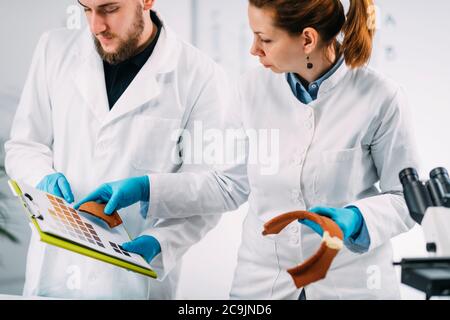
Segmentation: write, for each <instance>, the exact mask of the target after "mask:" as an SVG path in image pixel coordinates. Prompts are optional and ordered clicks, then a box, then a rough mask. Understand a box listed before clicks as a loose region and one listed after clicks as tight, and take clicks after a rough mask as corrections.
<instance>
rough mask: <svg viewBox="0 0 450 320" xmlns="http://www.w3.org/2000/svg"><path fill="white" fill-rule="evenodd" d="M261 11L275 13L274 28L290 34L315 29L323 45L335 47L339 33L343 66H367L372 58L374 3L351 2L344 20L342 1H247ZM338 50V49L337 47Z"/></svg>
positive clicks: (358, 0) (366, 1) (371, 1)
mask: <svg viewBox="0 0 450 320" xmlns="http://www.w3.org/2000/svg"><path fill="white" fill-rule="evenodd" d="M249 2H250V4H251V5H253V6H255V7H257V8H260V9H265V8H267V9H272V10H274V12H275V25H276V27H279V28H281V29H283V30H285V31H287V32H288V33H289V34H291V35H299V34H301V33H302V32H303V30H304V29H305V28H308V27H311V28H314V29H315V30H317V32H318V33H319V35H320V37H321V39H322V41H323V42H324V43H325V44H326V45H336V44H337V36H338V35H339V34H340V33H341V32H342V33H343V35H344V39H343V41H342V44H341V45H340V49H339V50H340V52H342V53H343V54H344V58H345V62H346V64H347V65H348V66H349V67H351V68H358V67H361V66H363V65H365V64H367V63H368V62H369V60H370V57H371V55H372V48H373V37H374V34H375V23H374V22H375V20H374V19H375V18H374V3H373V0H350V9H349V11H348V14H347V17H346V16H345V12H344V7H343V5H342V3H341V0H249ZM336 47H337V46H336Z"/></svg>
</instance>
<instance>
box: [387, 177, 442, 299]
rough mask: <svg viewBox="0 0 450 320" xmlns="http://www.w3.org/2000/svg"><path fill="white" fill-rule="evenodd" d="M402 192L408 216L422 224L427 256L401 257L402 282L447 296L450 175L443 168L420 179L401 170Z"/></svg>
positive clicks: (427, 295)
mask: <svg viewBox="0 0 450 320" xmlns="http://www.w3.org/2000/svg"><path fill="white" fill-rule="evenodd" d="M399 177H400V181H401V183H402V186H403V194H404V197H405V200H406V204H407V206H408V210H409V212H410V215H411V217H412V218H413V219H414V221H416V222H417V223H418V224H420V225H421V226H422V230H423V233H424V236H425V241H426V250H427V252H428V257H423V258H417V259H403V260H402V261H401V262H400V263H395V265H400V266H401V267H402V283H404V284H406V285H409V286H411V287H413V288H415V289H418V290H420V291H422V292H425V294H426V297H427V299H430V298H431V297H433V296H450V178H449V174H448V171H447V170H446V169H445V168H436V169H434V170H432V171H431V172H430V179H429V180H428V181H421V180H420V179H419V175H418V173H417V171H416V170H415V169H413V168H407V169H404V170H402V171H401V172H400V175H399Z"/></svg>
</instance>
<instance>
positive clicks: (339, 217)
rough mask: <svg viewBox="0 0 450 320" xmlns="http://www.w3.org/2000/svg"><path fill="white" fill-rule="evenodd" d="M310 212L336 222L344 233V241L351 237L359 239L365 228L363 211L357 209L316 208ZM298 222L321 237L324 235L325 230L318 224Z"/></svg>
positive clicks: (304, 221)
mask: <svg viewBox="0 0 450 320" xmlns="http://www.w3.org/2000/svg"><path fill="white" fill-rule="evenodd" d="M309 211H310V212H313V213H317V214H319V215H321V216H325V217H328V218H330V219H332V220H333V221H334V222H336V224H337V225H338V226H339V228H341V230H342V232H343V233H344V240H347V239H349V238H351V237H353V238H357V237H358V235H359V234H360V232H361V229H362V227H363V223H364V219H363V216H362V214H361V211H359V209H358V208H357V207H347V208H344V209H336V208H328V207H315V208H312V209H311V210H309ZM298 222H300V223H301V224H304V225H306V226H308V227H310V228H311V229H313V230H314V231H315V232H316V233H318V234H319V235H320V236H322V235H323V230H322V228H321V227H320V226H319V225H318V224H317V223H315V222H312V221H309V220H299V221H298Z"/></svg>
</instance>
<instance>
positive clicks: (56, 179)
mask: <svg viewBox="0 0 450 320" xmlns="http://www.w3.org/2000/svg"><path fill="white" fill-rule="evenodd" d="M36 188H37V189H39V190H41V191H44V192H47V193H50V194H52V195H55V196H57V197H59V198H63V199H64V200H66V201H67V202H68V203H72V202H73V201H74V197H73V193H72V189H71V188H70V184H69V182H68V181H67V179H66V177H65V176H64V175H63V174H62V173H54V174H50V175H48V176H46V177H44V179H42V180H41V182H39V184H38V185H37V186H36Z"/></svg>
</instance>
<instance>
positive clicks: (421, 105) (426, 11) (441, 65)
mask: <svg viewBox="0 0 450 320" xmlns="http://www.w3.org/2000/svg"><path fill="white" fill-rule="evenodd" d="M376 3H377V5H378V7H379V16H378V18H379V19H378V29H379V30H378V33H377V36H376V42H375V43H376V45H375V52H374V56H373V59H372V66H373V67H374V68H376V69H378V70H380V71H382V72H384V73H386V74H387V75H389V76H390V77H392V78H394V79H395V80H396V81H397V82H400V83H401V84H402V85H404V87H405V88H406V90H407V93H408V96H409V100H410V104H411V107H412V108H413V111H414V120H415V128H416V133H417V138H418V141H419V147H420V151H421V156H422V159H423V164H424V167H423V169H422V171H421V174H422V177H423V178H426V175H427V172H429V171H430V170H431V169H432V168H434V167H436V166H445V167H447V168H449V169H450V148H449V147H448V146H449V143H448V139H447V137H448V136H449V132H450V128H449V125H448V122H449V121H448V120H449V119H450V62H449V61H448V56H449V51H450V42H449V41H448V34H449V32H450V19H448V14H449V13H450V2H449V1H448V0H429V1H410V0H378V1H376ZM74 4H76V1H75V0H39V1H36V0H21V1H7V0H0V43H1V44H2V46H1V50H0V108H1V109H0V125H1V126H0V143H1V144H3V141H4V140H5V139H6V137H7V132H8V130H9V125H10V121H11V117H12V115H13V113H14V110H15V107H16V100H17V97H18V95H19V94H20V91H21V89H22V86H23V83H24V81H25V76H26V73H27V70H28V67H29V64H30V61H31V56H32V52H33V50H34V47H35V45H36V43H37V40H38V37H39V35H40V34H41V33H42V32H43V31H45V30H48V29H50V28H54V27H64V26H66V23H67V18H68V14H67V12H66V10H67V9H68V7H69V6H70V5H74ZM246 7H247V1H246V0H228V1H226V3H224V2H223V1H219V0H157V8H158V9H159V10H160V11H161V13H162V14H163V17H164V18H165V20H166V22H167V23H168V24H169V25H170V26H171V27H172V28H173V29H175V31H176V32H177V33H178V34H179V35H180V37H182V38H183V39H185V40H186V41H189V42H193V43H194V44H195V45H196V46H198V47H199V48H201V49H202V50H204V51H205V52H206V53H208V54H209V55H210V56H211V57H213V58H214V59H215V60H216V61H217V62H219V63H220V64H222V65H223V66H224V67H225V68H226V69H227V70H228V71H229V73H230V75H231V76H237V75H239V74H241V73H242V72H245V70H247V69H248V68H249V67H251V66H254V65H256V62H257V61H255V60H254V59H253V58H252V57H251V56H250V55H249V53H248V52H249V49H250V44H251V36H252V35H251V32H250V31H249V28H248V22H247V16H246V15H247V11H246ZM0 151H1V152H0V156H1V158H3V155H2V152H3V150H2V146H1V147H0ZM2 163H3V159H1V160H0V165H1V164H2ZM0 167H1V166H0ZM5 181H6V179H5V177H2V176H1V175H0V191H2V192H4V193H8V190H6V185H5ZM0 201H2V205H3V206H4V205H9V206H10V208H11V209H10V210H9V224H8V226H10V229H11V230H12V231H13V232H15V234H16V235H17V236H18V237H20V238H21V240H22V243H21V245H12V244H9V243H7V242H5V241H4V240H1V242H0V293H11V294H17V293H20V290H21V289H20V288H21V286H22V285H23V283H22V282H21V281H23V278H22V277H23V270H24V264H25V253H26V245H27V238H28V235H27V234H28V229H27V227H26V226H25V223H24V220H25V219H24V217H23V216H22V213H21V212H18V210H20V208H17V207H14V204H13V202H11V201H9V200H5V199H4V198H3V199H2V198H1V197H0ZM246 209H247V205H244V206H243V207H241V208H240V210H238V211H237V212H233V213H227V214H225V215H224V216H223V218H222V221H221V223H220V225H219V226H218V227H217V228H216V229H214V230H213V231H212V232H210V233H209V234H208V235H207V237H206V238H205V239H204V240H203V241H201V242H200V243H199V244H198V245H196V246H194V247H193V248H192V249H191V250H190V252H189V253H188V254H187V255H186V256H185V259H184V265H183V269H182V275H181V281H180V288H179V298H185V299H227V297H228V292H229V289H230V286H231V280H232V277H233V270H234V267H235V264H236V255H237V248H238V245H239V242H240V234H241V223H242V220H243V217H244V215H245V213H246ZM380 223H382V221H380ZM393 244H394V249H395V251H394V252H395V259H396V260H399V259H401V258H402V257H411V256H418V255H423V254H424V243H423V237H422V234H421V230H420V228H419V227H416V228H415V229H414V230H412V231H411V232H409V233H408V234H405V235H402V236H400V237H398V238H396V239H394V240H393ZM11 279H13V280H14V281H13V282H14V283H12V282H11ZM402 295H403V297H404V298H408V299H416V298H417V299H421V298H423V295H422V294H420V293H418V292H417V291H415V290H412V289H409V288H406V287H402Z"/></svg>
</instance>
